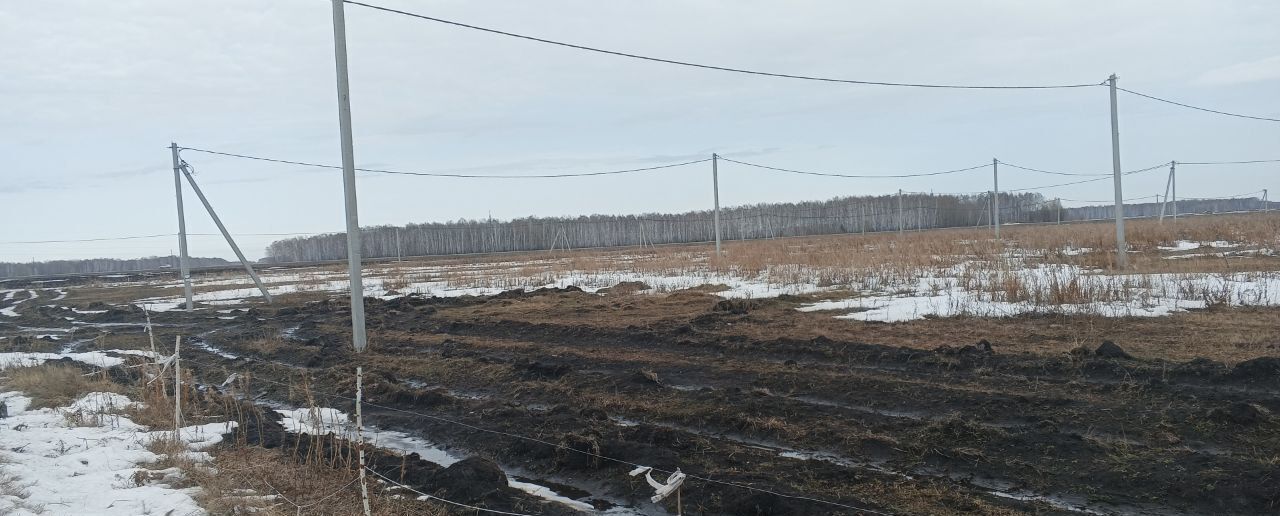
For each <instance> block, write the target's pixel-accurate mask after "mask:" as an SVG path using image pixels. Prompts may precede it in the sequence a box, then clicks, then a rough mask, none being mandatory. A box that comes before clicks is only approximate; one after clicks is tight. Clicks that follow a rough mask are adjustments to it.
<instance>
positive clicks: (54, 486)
mask: <svg viewBox="0 0 1280 516" xmlns="http://www.w3.org/2000/svg"><path fill="white" fill-rule="evenodd" d="M0 401H3V402H4V403H5V404H6V405H7V407H8V411H9V417H7V418H3V419H0V450H3V452H2V453H3V459H4V461H3V462H0V479H3V480H8V481H9V485H11V486H13V488H12V489H9V490H7V491H8V492H3V493H0V514H14V515H28V514H85V515H88V514H93V515H122V516H124V515H129V516H132V515H138V514H168V515H173V516H179V515H194V514H204V510H203V509H201V508H200V507H199V506H198V505H196V502H195V500H194V499H193V498H192V495H193V494H194V491H193V490H192V489H190V488H188V489H179V488H175V487H173V486H171V485H170V484H171V483H172V482H175V481H177V480H180V479H181V472H179V471H177V470H165V471H160V472H158V473H160V474H162V475H164V478H163V479H162V480H161V481H160V482H155V483H152V482H144V483H142V485H139V483H138V482H137V481H135V480H134V479H135V476H134V475H135V474H136V473H138V472H139V471H143V470H144V468H143V467H142V465H144V464H146V463H149V462H153V461H156V460H158V459H160V458H161V457H160V456H158V455H156V454H155V453H153V452H151V451H149V450H147V444H148V443H150V442H151V441H152V440H154V439H172V438H173V432H172V431H171V430H170V431H150V430H149V429H147V428H146V427H143V426H140V425H138V424H136V423H134V422H133V421H131V420H129V418H128V417H126V416H125V415H123V414H122V413H121V411H122V410H123V409H125V408H127V407H128V406H129V405H131V404H132V403H133V402H132V401H130V400H129V399H128V398H126V397H124V396H121V395H119V394H112V393H103V392H95V393H90V394H87V395H85V396H84V397H83V398H81V399H79V400H77V401H75V402H73V403H71V404H70V405H68V406H66V407H61V408H43V409H34V410H33V409H29V408H28V405H29V403H30V401H31V400H30V398H28V397H26V396H23V395H22V394H21V393H17V392H5V393H0ZM234 425H235V423H234V422H225V423H210V424H205V425H199V426H191V427H187V428H183V429H182V437H183V441H184V442H186V443H187V447H188V449H189V450H191V453H190V454H189V456H190V457H193V458H197V459H198V458H202V457H207V455H205V454H203V452H200V451H199V450H203V449H205V448H207V447H209V446H212V445H214V444H217V443H218V442H219V441H220V440H221V436H222V434H223V433H224V432H227V431H230V429H231V428H232V427H233V426H234Z"/></svg>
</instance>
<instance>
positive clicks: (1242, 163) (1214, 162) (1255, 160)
mask: <svg viewBox="0 0 1280 516" xmlns="http://www.w3.org/2000/svg"><path fill="white" fill-rule="evenodd" d="M1177 163H1178V164H1179V165H1249V164H1254V163H1280V159H1251V160H1246V161H1179V162H1177Z"/></svg>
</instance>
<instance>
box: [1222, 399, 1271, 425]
mask: <svg viewBox="0 0 1280 516" xmlns="http://www.w3.org/2000/svg"><path fill="white" fill-rule="evenodd" d="M1206 416H1207V417H1208V418H1209V419H1210V420H1213V421H1217V422H1219V423H1235V424H1237V425H1255V424H1258V423H1261V422H1264V421H1266V420H1268V419H1271V412H1270V411H1268V410H1267V409H1265V408H1262V407H1260V406H1258V405H1254V404H1252V403H1244V402H1236V403H1232V404H1230V405H1227V406H1225V407H1217V408H1214V409H1211V410H1209V413H1208V414H1206Z"/></svg>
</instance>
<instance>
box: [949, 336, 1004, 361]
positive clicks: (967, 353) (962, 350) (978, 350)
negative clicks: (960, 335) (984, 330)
mask: <svg viewBox="0 0 1280 516" xmlns="http://www.w3.org/2000/svg"><path fill="white" fill-rule="evenodd" d="M934 351H937V352H938V353H941V354H943V355H956V356H961V357H982V356H990V355H994V354H995V353H996V351H995V349H994V348H992V347H991V343H990V342H987V340H986V339H982V340H980V341H978V343H977V344H971V345H967V346H960V347H955V346H947V345H945V344H944V345H942V346H938V347H937V348H936V349H935V350H934Z"/></svg>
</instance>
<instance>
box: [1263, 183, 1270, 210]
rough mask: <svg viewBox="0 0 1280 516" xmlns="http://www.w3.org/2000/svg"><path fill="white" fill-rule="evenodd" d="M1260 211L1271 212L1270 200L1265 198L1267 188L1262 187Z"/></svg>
mask: <svg viewBox="0 0 1280 516" xmlns="http://www.w3.org/2000/svg"><path fill="white" fill-rule="evenodd" d="M1262 213H1271V201H1270V200H1268V199H1267V189H1266V188H1263V189H1262Z"/></svg>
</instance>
